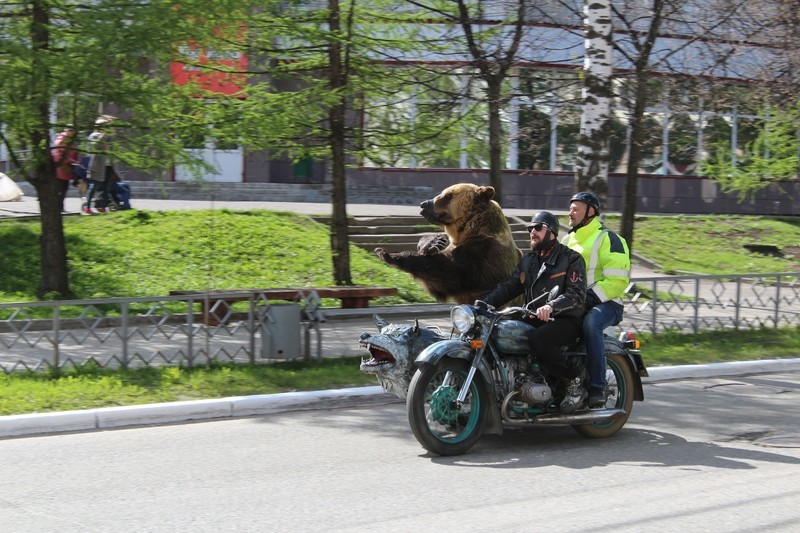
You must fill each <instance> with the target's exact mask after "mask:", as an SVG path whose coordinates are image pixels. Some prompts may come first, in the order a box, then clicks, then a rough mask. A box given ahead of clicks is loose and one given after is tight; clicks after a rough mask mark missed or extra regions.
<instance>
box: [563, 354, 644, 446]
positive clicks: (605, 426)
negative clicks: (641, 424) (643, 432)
mask: <svg viewBox="0 0 800 533" xmlns="http://www.w3.org/2000/svg"><path fill="white" fill-rule="evenodd" d="M606 380H607V381H608V385H607V387H606V393H607V394H608V396H607V399H606V406H605V408H606V409H624V410H625V416H624V417H622V418H617V419H614V420H609V421H607V422H597V423H594V424H583V425H574V426H572V429H574V430H575V431H577V432H578V433H579V434H581V435H583V436H584V437H587V438H590V439H604V438H606V437H610V436H611V435H614V434H615V433H616V432H618V431H619V430H620V429H622V426H624V425H625V422H627V421H628V417H629V416H631V411H632V410H633V396H634V390H633V387H634V384H633V373H632V372H631V367H630V365H628V363H627V361H626V360H625V357H624V356H622V355H620V354H606Z"/></svg>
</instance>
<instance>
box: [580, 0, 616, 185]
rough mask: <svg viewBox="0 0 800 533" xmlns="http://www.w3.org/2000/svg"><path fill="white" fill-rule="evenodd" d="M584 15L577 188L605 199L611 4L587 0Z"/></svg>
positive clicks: (609, 112)
mask: <svg viewBox="0 0 800 533" xmlns="http://www.w3.org/2000/svg"><path fill="white" fill-rule="evenodd" d="M584 14H585V19H584V21H585V24H586V56H585V60H584V85H583V112H582V113H581V135H580V143H579V145H578V154H577V163H576V176H575V185H576V190H590V191H593V192H594V193H595V194H597V195H598V196H599V197H600V198H604V197H605V194H606V191H607V190H608V161H609V148H608V147H609V137H610V132H611V74H612V72H613V65H612V41H611V5H610V3H609V1H608V0H599V1H588V0H587V2H586V3H585V4H584Z"/></svg>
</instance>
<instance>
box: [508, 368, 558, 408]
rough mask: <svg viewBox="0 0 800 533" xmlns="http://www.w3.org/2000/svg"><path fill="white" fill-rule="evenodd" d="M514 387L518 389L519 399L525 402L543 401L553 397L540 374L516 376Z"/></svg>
mask: <svg viewBox="0 0 800 533" xmlns="http://www.w3.org/2000/svg"><path fill="white" fill-rule="evenodd" d="M515 388H516V389H517V390H518V391H519V399H520V400H522V401H523V402H526V403H533V404H536V403H545V402H549V401H550V399H551V398H552V397H553V391H552V390H550V387H549V386H548V385H547V382H545V380H544V378H543V377H541V376H538V377H534V376H530V375H527V374H523V375H520V376H517V383H516V387H515Z"/></svg>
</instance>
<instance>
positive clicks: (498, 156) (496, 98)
mask: <svg viewBox="0 0 800 533" xmlns="http://www.w3.org/2000/svg"><path fill="white" fill-rule="evenodd" d="M502 83H503V80H502V78H500V79H492V80H487V88H486V93H487V96H488V97H489V102H488V103H489V183H490V184H491V186H492V187H494V198H495V200H496V201H497V202H498V203H499V204H501V205H502V204H503V173H502V171H501V169H502V168H503V141H504V139H503V124H502V122H501V120H500V114H501V111H502V101H501V98H500V93H501V90H502V88H501V85H502Z"/></svg>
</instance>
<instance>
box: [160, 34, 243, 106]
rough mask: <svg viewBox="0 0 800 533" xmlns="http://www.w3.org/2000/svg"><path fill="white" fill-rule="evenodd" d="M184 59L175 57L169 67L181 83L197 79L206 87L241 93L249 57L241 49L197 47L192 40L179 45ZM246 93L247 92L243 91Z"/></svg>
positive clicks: (228, 92)
mask: <svg viewBox="0 0 800 533" xmlns="http://www.w3.org/2000/svg"><path fill="white" fill-rule="evenodd" d="M178 55H179V56H181V57H182V58H185V61H173V62H171V63H170V66H169V70H170V74H171V76H172V81H173V82H174V83H177V84H178V85H186V84H188V83H196V84H197V86H198V87H200V88H201V89H202V90H204V91H208V92H212V93H219V94H225V95H228V96H235V95H237V94H238V93H241V92H242V90H243V88H244V85H245V83H246V77H245V75H244V74H241V73H242V72H244V71H245V70H246V69H247V57H246V56H245V55H244V54H243V53H241V52H238V51H222V52H217V51H214V50H202V49H198V48H197V47H196V46H194V45H193V44H188V45H183V46H180V47H179V48H178ZM242 96H244V95H242Z"/></svg>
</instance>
